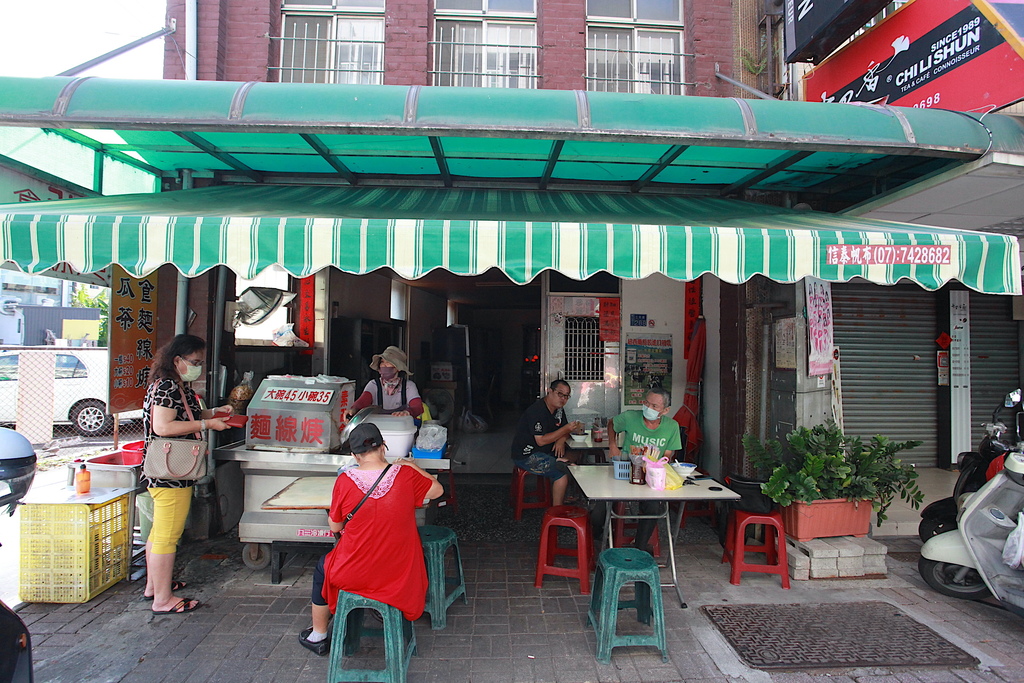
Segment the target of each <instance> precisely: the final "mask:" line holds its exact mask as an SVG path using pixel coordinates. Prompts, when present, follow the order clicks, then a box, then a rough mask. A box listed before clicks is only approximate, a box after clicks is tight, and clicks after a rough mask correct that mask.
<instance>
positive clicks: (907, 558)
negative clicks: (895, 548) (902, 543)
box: [887, 551, 921, 562]
mask: <svg viewBox="0 0 1024 683" xmlns="http://www.w3.org/2000/svg"><path fill="white" fill-rule="evenodd" d="M887 555H888V556H889V557H891V558H892V559H894V560H896V561H897V562H917V560H918V559H919V558H920V557H921V553H919V552H917V551H914V552H907V551H902V552H895V553H894V552H892V551H889V552H888V553H887Z"/></svg>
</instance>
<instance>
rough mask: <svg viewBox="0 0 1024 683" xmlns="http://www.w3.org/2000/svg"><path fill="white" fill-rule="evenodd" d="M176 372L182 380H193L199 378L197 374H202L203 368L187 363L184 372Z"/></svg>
mask: <svg viewBox="0 0 1024 683" xmlns="http://www.w3.org/2000/svg"><path fill="white" fill-rule="evenodd" d="M178 374H179V375H180V376H181V381H182V382H195V381H196V380H197V379H199V375H201V374H203V368H202V366H198V365H191V364H189V366H188V368H186V369H185V372H179V373H178Z"/></svg>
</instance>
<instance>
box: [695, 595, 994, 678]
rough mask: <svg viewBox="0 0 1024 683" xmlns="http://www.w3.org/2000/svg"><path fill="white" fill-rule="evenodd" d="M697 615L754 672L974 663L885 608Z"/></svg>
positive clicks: (733, 609) (758, 609)
mask: <svg viewBox="0 0 1024 683" xmlns="http://www.w3.org/2000/svg"><path fill="white" fill-rule="evenodd" d="M701 611H703V612H704V613H705V614H706V615H708V617H709V618H710V619H711V623H713V624H714V625H715V627H716V628H718V630H719V631H721V632H722V635H723V636H725V638H726V640H728V641H729V644H730V645H732V647H733V648H734V649H735V650H736V653H737V654H739V656H740V657H741V658H742V659H743V661H745V662H746V663H747V664H748V665H749V666H751V667H754V668H755V669H833V668H845V667H857V666H974V665H976V664H977V663H978V660H976V659H975V658H974V657H972V656H971V655H969V654H967V653H966V652H964V651H963V650H961V649H960V648H958V647H956V646H955V645H953V644H952V643H950V642H949V641H948V640H946V639H945V638H943V637H942V636H940V635H939V634H938V633H936V632H935V631H933V630H931V629H930V628H928V627H927V626H925V625H923V624H920V623H918V622H917V621H914V620H913V619H911V618H910V617H909V616H907V615H906V614H905V613H904V612H903V611H901V610H900V609H899V608H898V607H895V606H893V605H890V604H889V603H887V602H847V603H839V604H827V605H708V606H705V607H702V608H701Z"/></svg>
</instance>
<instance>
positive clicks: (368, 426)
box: [348, 422, 384, 455]
mask: <svg viewBox="0 0 1024 683" xmlns="http://www.w3.org/2000/svg"><path fill="white" fill-rule="evenodd" d="M348 445H349V448H348V450H351V451H352V453H353V454H355V455H359V454H361V453H365V452H366V451H372V450H373V449H375V448H380V447H381V446H382V445H384V437H383V436H381V434H380V430H379V429H378V428H377V425H375V424H373V423H372V422H360V423H359V424H357V425H356V426H355V427H354V428H353V429H352V433H351V434H349V436H348Z"/></svg>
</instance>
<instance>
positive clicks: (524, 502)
mask: <svg viewBox="0 0 1024 683" xmlns="http://www.w3.org/2000/svg"><path fill="white" fill-rule="evenodd" d="M528 474H529V475H531V476H533V477H534V478H535V479H536V481H535V483H534V487H533V488H532V489H530V490H526V484H525V481H526V475H528ZM509 495H510V501H509V502H510V503H511V505H512V516H513V517H515V519H516V520H517V521H518V520H520V519H522V518H523V510H535V509H539V508H549V507H551V480H550V479H548V478H547V477H542V476H540V475H537V474H534V473H533V472H527V471H526V470H524V469H522V468H521V467H515V468H513V469H512V489H511V490H510V492H509ZM527 497H529V499H527Z"/></svg>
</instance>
